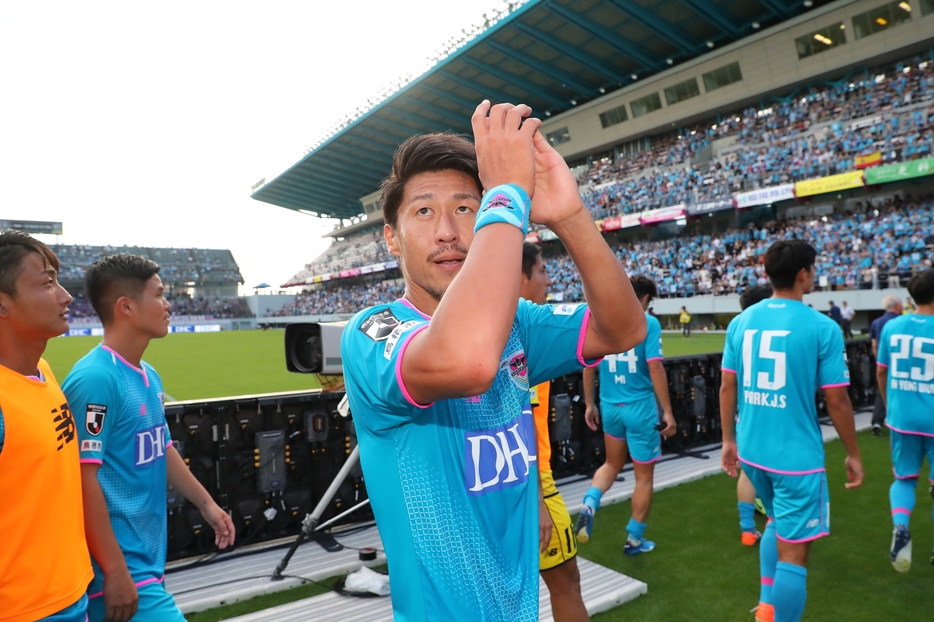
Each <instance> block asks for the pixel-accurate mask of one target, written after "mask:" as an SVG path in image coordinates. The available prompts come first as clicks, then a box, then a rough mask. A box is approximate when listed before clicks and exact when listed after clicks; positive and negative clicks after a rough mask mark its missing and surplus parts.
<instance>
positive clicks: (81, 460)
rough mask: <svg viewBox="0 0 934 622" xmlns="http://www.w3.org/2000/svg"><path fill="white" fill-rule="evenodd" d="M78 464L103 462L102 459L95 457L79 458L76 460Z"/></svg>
mask: <svg viewBox="0 0 934 622" xmlns="http://www.w3.org/2000/svg"><path fill="white" fill-rule="evenodd" d="M78 463H79V464H104V461H103V460H99V459H97V458H81V459H80V460H78Z"/></svg>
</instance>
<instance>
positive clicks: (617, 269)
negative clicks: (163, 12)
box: [554, 204, 646, 359]
mask: <svg viewBox="0 0 934 622" xmlns="http://www.w3.org/2000/svg"><path fill="white" fill-rule="evenodd" d="M554 232H555V234H556V235H557V236H558V238H559V239H560V240H561V242H562V243H563V244H564V247H565V248H566V249H567V251H568V255H570V257H571V259H572V260H573V261H574V265H575V266H576V267H577V271H578V272H579V273H580V276H581V282H582V284H583V287H584V297H585V298H586V300H587V305H588V307H589V308H590V327H591V330H592V331H593V333H594V334H595V335H597V336H598V337H599V339H587V340H586V341H585V343H584V352H583V354H584V358H585V359H595V358H599V357H601V356H605V355H607V354H614V353H616V352H626V351H628V350H631V349H632V348H634V347H635V346H636V345H638V344H639V343H641V342H642V340H643V339H645V333H646V321H645V313H644V311H643V310H642V305H641V304H639V300H638V298H636V294H635V292H633V291H632V284H631V283H630V282H629V277H628V275H627V274H626V271H625V270H624V269H623V266H622V265H621V264H620V262H619V260H618V259H617V258H616V255H614V254H613V251H612V250H610V247H609V246H607V244H606V240H604V239H603V236H602V235H601V234H600V231H599V230H598V229H597V227H596V225H595V224H594V222H593V219H592V218H591V216H590V212H588V211H587V209H586V208H585V207H584V206H583V204H581V209H580V211H579V212H578V213H577V215H575V216H574V217H571V218H568V219H565V220H564V221H562V222H561V223H560V225H556V226H555V227H554Z"/></svg>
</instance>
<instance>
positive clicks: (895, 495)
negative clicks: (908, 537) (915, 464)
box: [889, 478, 918, 527]
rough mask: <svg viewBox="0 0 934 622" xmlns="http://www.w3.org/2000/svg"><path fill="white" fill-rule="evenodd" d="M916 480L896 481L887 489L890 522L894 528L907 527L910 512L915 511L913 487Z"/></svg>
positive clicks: (916, 482)
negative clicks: (890, 507)
mask: <svg viewBox="0 0 934 622" xmlns="http://www.w3.org/2000/svg"><path fill="white" fill-rule="evenodd" d="M917 485H918V480H917V479H914V478H912V479H896V480H895V481H894V482H892V487H891V488H889V502H890V503H891V504H892V522H893V523H895V525H896V526H898V525H904V526H905V527H907V526H908V521H909V520H910V519H911V511H912V510H914V509H915V486H917Z"/></svg>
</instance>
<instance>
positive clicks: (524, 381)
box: [500, 350, 529, 391]
mask: <svg viewBox="0 0 934 622" xmlns="http://www.w3.org/2000/svg"><path fill="white" fill-rule="evenodd" d="M500 369H506V370H508V371H509V377H510V378H512V381H513V382H515V383H516V386H517V387H519V388H520V389H522V390H523V391H528V390H529V365H528V362H527V361H526V358H525V352H522V351H521V350H520V351H519V352H514V353H512V354H510V355H508V356H506V358H504V359H503V361H502V363H500Z"/></svg>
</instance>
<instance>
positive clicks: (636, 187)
mask: <svg viewBox="0 0 934 622" xmlns="http://www.w3.org/2000/svg"><path fill="white" fill-rule="evenodd" d="M721 139H726V140H721ZM714 141H720V142H718V143H716V146H717V152H716V153H714V152H713V149H712V146H713V145H712V143H714ZM641 145H642V147H644V148H643V149H642V150H639V149H638V148H632V147H630V148H629V153H628V154H625V155H624V154H621V155H620V157H618V158H616V159H615V160H612V159H605V160H600V161H597V162H594V163H593V165H592V166H591V168H589V169H588V170H587V171H585V172H584V173H583V174H582V175H581V176H580V177H579V183H580V186H581V192H582V197H583V199H584V202H585V205H587V207H588V208H589V209H590V210H591V212H592V213H593V216H594V217H595V218H597V219H599V218H606V217H608V216H614V215H619V214H625V213H635V212H640V211H643V210H647V209H654V208H658V207H665V206H669V205H676V204H679V203H699V202H703V201H708V200H714V199H717V198H728V197H729V196H730V195H731V194H732V193H735V192H742V191H748V190H754V189H757V188H760V187H767V186H773V185H777V184H782V183H789V182H795V181H801V180H804V179H810V178H815V177H823V176H827V175H833V174H837V173H841V172H846V171H852V170H856V158H857V156H866V155H870V154H873V153H875V152H879V153H880V154H881V163H882V164H888V163H892V162H901V161H908V160H914V159H919V158H924V157H929V156H931V155H932V153H934V60H930V59H926V58H921V57H915V58H912V59H910V60H904V61H901V62H897V63H893V64H891V65H888V66H886V67H885V68H883V69H880V70H874V71H865V72H859V73H858V74H856V75H853V76H849V77H847V78H845V79H842V80H840V81H839V82H837V83H835V84H828V83H826V82H824V83H821V84H819V85H816V86H813V87H811V88H809V89H804V90H799V91H796V92H795V93H793V94H791V95H789V96H788V97H786V98H784V99H781V100H776V101H773V102H771V103H769V104H768V105H764V106H763V107H760V108H748V109H746V110H743V111H740V112H738V113H735V114H731V115H721V116H720V117H719V118H718V120H717V122H716V123H709V122H708V123H707V124H704V125H698V126H695V127H693V128H682V129H681V130H680V133H678V132H676V133H672V134H669V135H666V136H661V137H655V138H653V139H649V140H645V139H643V140H642V141H641ZM931 211H932V210H931V203H930V202H924V203H921V204H911V205H895V204H892V205H887V206H886V207H883V208H881V209H879V210H869V211H862V212H858V213H856V214H852V215H841V214H835V215H833V216H831V217H829V218H827V219H822V220H814V219H799V220H789V221H779V222H773V223H769V224H768V225H764V226H755V227H750V228H749V229H747V230H742V231H733V232H730V233H726V234H722V235H719V236H713V237H711V236H697V237H678V238H673V239H670V240H665V241H661V242H650V243H642V244H636V245H634V246H631V247H620V248H617V249H615V250H616V252H617V255H618V256H619V257H620V259H621V260H622V261H623V263H624V265H626V267H627V269H628V270H629V271H631V272H632V273H641V274H647V275H649V276H652V277H653V278H655V279H656V281H657V282H658V283H659V290H660V294H661V295H663V296H693V295H704V294H714V295H718V294H731V293H736V292H738V291H741V290H742V288H743V287H746V286H748V285H750V284H754V283H757V282H763V281H764V280H765V275H764V270H763V268H762V266H761V263H760V259H761V256H762V254H763V253H764V251H765V249H766V248H767V247H768V245H769V244H770V243H771V242H772V241H774V240H775V239H777V238H780V237H801V238H804V239H807V240H808V241H810V242H811V243H812V244H814V245H815V246H816V247H817V249H818V251H819V253H820V258H819V259H820V268H819V269H820V272H819V283H818V286H819V287H820V288H823V289H856V288H873V287H884V286H886V285H887V284H888V285H897V284H898V283H899V282H903V281H904V279H905V278H907V276H909V275H910V273H911V271H912V269H917V268H918V267H921V266H925V265H927V266H929V265H930V259H929V258H928V257H927V256H926V255H925V253H923V252H922V249H923V248H924V247H925V243H926V242H925V240H929V239H930V236H931V235H932V234H934V230H932V227H934V225H932V220H934V218H932V216H934V214H932V213H931ZM390 259H392V258H391V257H390V256H389V255H388V253H387V251H386V249H385V245H384V244H383V242H382V231H381V229H379V228H376V229H374V230H372V231H369V232H366V233H364V234H357V235H356V236H349V237H348V238H347V239H346V240H343V241H341V242H337V243H335V244H334V245H333V246H332V247H331V248H330V249H329V250H328V251H327V252H326V253H325V254H324V255H322V256H321V257H319V258H318V259H317V260H315V261H314V262H312V263H311V264H308V265H306V266H305V270H304V271H303V272H302V273H300V274H299V275H296V282H301V281H303V280H304V278H305V277H307V276H311V275H316V274H324V273H329V272H337V271H339V270H343V269H346V268H351V267H361V266H364V265H368V264H373V263H377V262H384V261H389V260H390ZM549 271H550V273H551V276H552V280H553V282H554V284H553V286H552V291H553V292H554V293H555V294H557V295H558V297H560V298H563V299H565V300H580V299H581V296H582V292H581V290H580V281H579V279H578V278H577V273H576V271H575V270H574V267H573V265H572V264H571V262H570V260H569V258H567V256H565V255H559V256H555V257H551V258H550V265H549ZM299 276H302V277H303V278H302V279H298V278H297V277H299ZM401 293H402V292H401V290H400V289H399V287H398V286H397V285H394V284H373V283H368V284H365V285H359V284H356V285H349V284H346V282H345V283H340V284H338V283H333V282H332V283H330V284H327V285H325V286H322V287H321V288H320V289H318V290H316V291H314V292H310V293H306V294H302V295H301V297H300V299H299V300H298V301H297V302H296V303H295V304H294V305H290V306H289V307H288V308H286V309H283V310H282V311H280V314H282V315H303V314H324V313H352V312H354V311H356V310H358V309H360V308H363V307H365V306H368V305H370V304H374V303H375V302H380V301H386V300H392V299H394V298H397V297H398V296H399V295H401Z"/></svg>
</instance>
